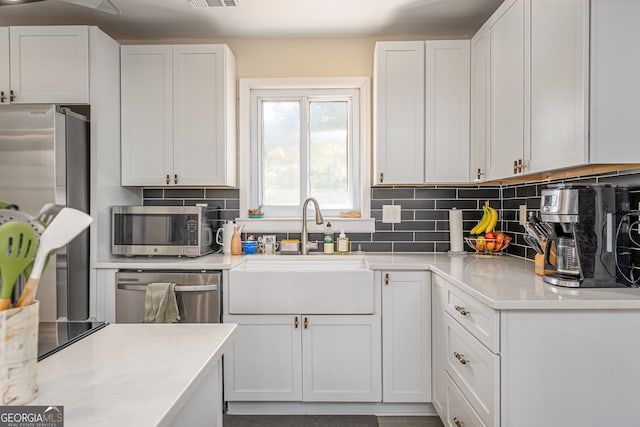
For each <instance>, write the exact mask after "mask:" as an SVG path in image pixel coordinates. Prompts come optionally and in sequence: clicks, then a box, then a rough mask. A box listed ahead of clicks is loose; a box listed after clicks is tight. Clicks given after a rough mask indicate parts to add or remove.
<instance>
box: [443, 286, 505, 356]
mask: <svg viewBox="0 0 640 427" xmlns="http://www.w3.org/2000/svg"><path fill="white" fill-rule="evenodd" d="M446 302H447V303H446V311H447V313H449V314H450V315H451V317H453V318H454V319H456V320H457V321H458V322H460V324H461V325H462V326H464V327H465V329H467V330H468V331H469V332H471V334H472V335H473V336H475V337H476V338H478V339H479V340H480V342H482V343H483V344H484V345H486V346H487V347H489V349H490V350H491V351H493V352H494V353H499V352H500V348H499V346H500V344H499V343H500V336H499V333H500V317H499V316H500V314H499V312H497V311H496V310H493V309H491V308H489V307H487V306H486V305H484V304H483V303H481V302H480V301H478V300H476V299H475V298H473V297H472V296H471V295H469V294H467V293H465V292H463V291H461V290H460V289H458V288H456V287H455V286H453V285H451V284H450V283H448V282H447V286H446Z"/></svg>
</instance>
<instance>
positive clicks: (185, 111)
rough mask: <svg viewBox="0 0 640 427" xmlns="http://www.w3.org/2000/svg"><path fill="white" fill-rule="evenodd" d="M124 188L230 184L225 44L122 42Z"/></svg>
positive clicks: (230, 102)
mask: <svg viewBox="0 0 640 427" xmlns="http://www.w3.org/2000/svg"><path fill="white" fill-rule="evenodd" d="M121 53H122V185H134V186H145V185H149V186H167V185H235V59H234V57H233V55H232V54H231V51H230V50H229V49H228V47H226V46H224V45H173V46H171V45H144V46H123V47H122V50H121Z"/></svg>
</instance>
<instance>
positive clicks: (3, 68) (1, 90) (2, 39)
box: [0, 27, 11, 105]
mask: <svg viewBox="0 0 640 427" xmlns="http://www.w3.org/2000/svg"><path fill="white" fill-rule="evenodd" d="M10 73H11V69H10V67H9V27H0V105H7V104H9V95H10V92H11V79H10V78H9V75H10Z"/></svg>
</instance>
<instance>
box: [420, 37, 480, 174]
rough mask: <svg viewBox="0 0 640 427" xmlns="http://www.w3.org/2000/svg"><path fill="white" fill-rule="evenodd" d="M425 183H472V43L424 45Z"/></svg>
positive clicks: (427, 43) (458, 42)
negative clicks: (470, 141)
mask: <svg viewBox="0 0 640 427" xmlns="http://www.w3.org/2000/svg"><path fill="white" fill-rule="evenodd" d="M425 46H426V50H425V79H426V81H425V163H424V164H425V181H426V182H464V183H466V182H469V97H470V93H469V90H470V89H469V73H470V51H469V40H437V41H428V42H426V44H425Z"/></svg>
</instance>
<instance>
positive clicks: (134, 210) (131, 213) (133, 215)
mask: <svg viewBox="0 0 640 427" xmlns="http://www.w3.org/2000/svg"><path fill="white" fill-rule="evenodd" d="M217 220H218V210H217V209H213V208H208V207H206V206H113V207H112V208H111V253H112V254H113V255H126V256H134V255H169V256H187V257H197V256H200V255H205V254H208V253H210V252H213V251H214V249H215V243H214V239H213V231H214V229H215V228H217V227H216V225H217V224H216V222H217Z"/></svg>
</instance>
